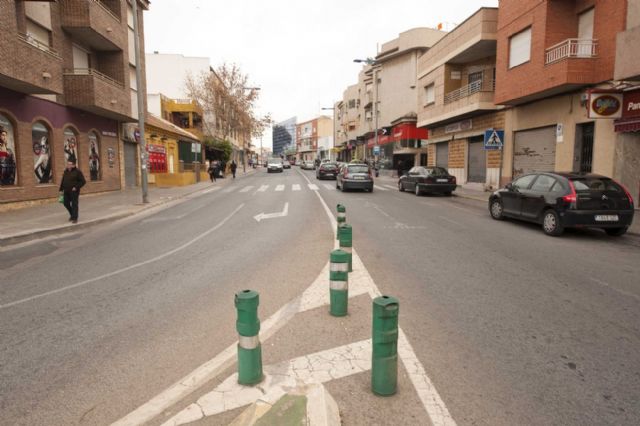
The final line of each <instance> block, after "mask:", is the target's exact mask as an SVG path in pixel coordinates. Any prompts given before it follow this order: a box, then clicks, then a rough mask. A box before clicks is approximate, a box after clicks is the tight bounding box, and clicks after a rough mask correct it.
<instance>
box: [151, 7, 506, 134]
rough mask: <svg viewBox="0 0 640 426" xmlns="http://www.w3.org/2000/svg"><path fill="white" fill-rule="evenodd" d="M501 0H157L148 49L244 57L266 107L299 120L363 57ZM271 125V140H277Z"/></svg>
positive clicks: (221, 58) (339, 86) (326, 99)
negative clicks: (408, 32)
mask: <svg viewBox="0 0 640 426" xmlns="http://www.w3.org/2000/svg"><path fill="white" fill-rule="evenodd" d="M497 5H498V0H445V1H429V0H316V1H313V2H310V1H307V0H272V1H265V0H227V1H221V0H152V1H151V7H150V10H149V11H148V12H146V13H145V43H146V50H147V53H151V52H153V51H159V52H160V53H180V54H183V55H185V56H205V57H209V58H210V60H211V65H212V66H213V67H214V68H215V67H217V66H218V65H220V64H222V63H224V62H227V63H236V64H238V65H239V66H240V68H241V69H242V70H243V71H244V72H245V73H246V74H248V75H249V80H250V84H251V85H254V86H259V87H261V89H262V90H261V96H260V100H259V112H260V113H261V114H265V113H267V112H268V113H271V116H272V117H273V119H275V120H276V121H282V120H285V119H287V118H289V117H292V116H297V117H298V122H301V121H304V120H308V119H311V118H313V117H316V116H318V115H320V114H323V113H324V114H327V115H331V114H332V111H322V110H321V108H322V107H331V106H332V105H333V103H334V102H335V101H337V100H338V99H341V98H342V92H343V90H344V89H345V88H346V87H347V86H349V85H351V84H354V83H356V82H357V80H358V72H359V70H360V67H361V65H360V64H356V63H354V62H353V59H355V58H366V57H367V56H371V57H373V56H375V55H376V53H377V50H376V49H377V46H378V45H379V44H382V43H385V42H387V41H390V40H393V39H394V38H396V37H398V34H399V33H401V32H403V31H406V30H408V29H410V28H416V27H430V28H436V26H437V25H438V23H440V22H443V23H445V24H446V25H447V26H449V27H451V26H452V25H453V24H459V23H461V22H462V21H464V20H465V19H466V18H467V17H469V15H471V14H473V13H474V12H475V11H477V10H478V8H480V7H482V6H491V7H496V6H497ZM270 144H271V134H270V132H269V133H265V136H264V145H265V146H270Z"/></svg>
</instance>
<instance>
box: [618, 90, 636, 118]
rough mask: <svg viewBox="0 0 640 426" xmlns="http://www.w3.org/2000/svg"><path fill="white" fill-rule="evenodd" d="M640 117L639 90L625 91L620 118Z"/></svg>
mask: <svg viewBox="0 0 640 426" xmlns="http://www.w3.org/2000/svg"><path fill="white" fill-rule="evenodd" d="M637 117H640V90H636V91H634V92H625V94H624V96H623V101H622V118H637Z"/></svg>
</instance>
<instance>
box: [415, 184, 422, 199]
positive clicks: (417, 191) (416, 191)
mask: <svg viewBox="0 0 640 426" xmlns="http://www.w3.org/2000/svg"><path fill="white" fill-rule="evenodd" d="M414 192H415V194H416V196H418V197H419V196H421V195H422V191H420V185H418V184H417V183H416V189H415V191H414Z"/></svg>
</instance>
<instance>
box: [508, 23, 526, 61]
mask: <svg viewBox="0 0 640 426" xmlns="http://www.w3.org/2000/svg"><path fill="white" fill-rule="evenodd" d="M529 59H531V27H529V28H527V29H526V30H524V31H520V32H519V33H518V34H515V35H513V36H511V38H510V39H509V68H513V67H515V66H517V65H520V64H523V63H525V62H528V61H529Z"/></svg>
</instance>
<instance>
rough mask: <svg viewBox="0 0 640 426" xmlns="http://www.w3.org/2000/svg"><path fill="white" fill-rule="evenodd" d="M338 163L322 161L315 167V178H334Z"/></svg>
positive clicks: (336, 174) (336, 173)
mask: <svg viewBox="0 0 640 426" xmlns="http://www.w3.org/2000/svg"><path fill="white" fill-rule="evenodd" d="M337 176H338V165H337V164H336V163H322V164H320V165H319V166H318V167H317V168H316V179H326V178H329V179H336V178H337Z"/></svg>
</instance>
